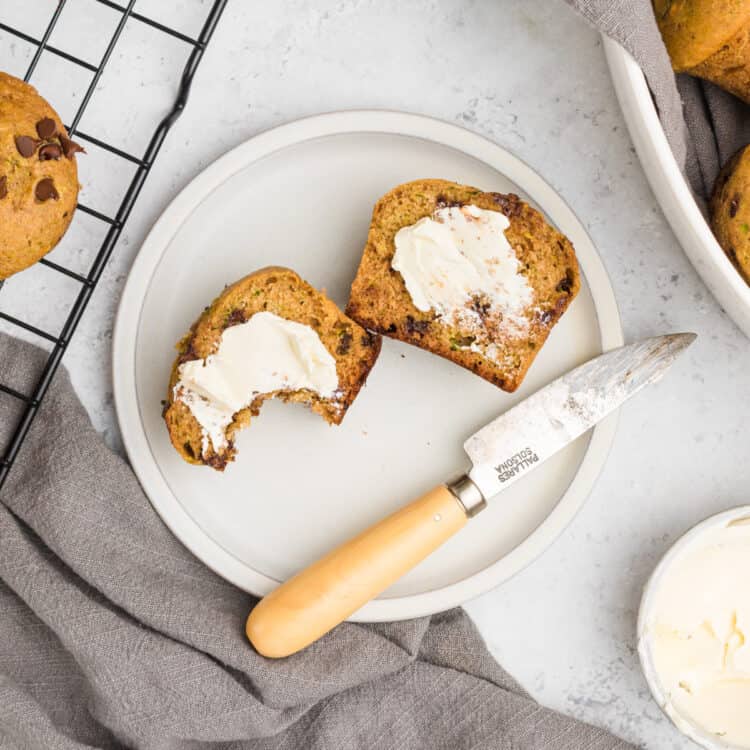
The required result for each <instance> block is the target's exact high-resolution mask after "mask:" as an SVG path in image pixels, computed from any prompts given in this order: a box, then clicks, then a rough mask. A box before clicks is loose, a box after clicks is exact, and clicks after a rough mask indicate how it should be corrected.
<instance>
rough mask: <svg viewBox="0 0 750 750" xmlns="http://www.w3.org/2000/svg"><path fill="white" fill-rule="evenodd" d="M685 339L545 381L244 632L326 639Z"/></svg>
mask: <svg viewBox="0 0 750 750" xmlns="http://www.w3.org/2000/svg"><path fill="white" fill-rule="evenodd" d="M695 338H696V337H695V334H693V333H677V334H671V335H667V336H658V337H655V338H649V339H645V340H643V341H640V342H637V343H635V344H630V345H628V346H623V347H621V348H619V349H614V350H613V351H610V352H607V353H606V354H602V355H601V356H599V357H596V358H594V359H592V360H590V361H589V362H586V363H585V364H583V365H581V366H580V367H577V368H576V369H574V370H571V371H570V372H568V373H567V374H566V375H563V376H562V377H560V378H558V379H557V380H554V381H553V382H552V383H550V384H549V385H547V386H545V387H544V388H542V389H540V390H539V391H537V392H536V393H534V394H533V395H532V396H530V397H529V398H527V399H526V400H525V401H522V402H521V403H519V404H517V405H516V406H514V407H512V408H511V409H509V410H508V411H506V412H505V413H503V414H501V415H500V416H499V417H497V418H496V419H494V420H493V421H492V422H490V423H489V424H487V425H485V426H484V427H482V428H481V429H480V430H479V431H478V432H476V433H475V434H474V435H472V436H471V437H470V438H469V439H468V440H467V441H466V442H465V443H464V449H465V450H466V453H467V454H468V456H469V458H470V459H471V463H472V466H471V469H469V471H468V472H467V473H466V474H464V475H462V476H460V477H459V478H457V479H455V480H453V481H451V482H448V483H446V484H442V485H439V486H438V487H435V488H434V489H432V490H430V491H429V492H428V493H427V494H425V495H423V496H422V497H421V498H419V499H418V500H415V501H413V502H412V503H410V504H409V505H406V506H405V507H403V508H401V509H400V510H398V511H396V512H395V513H393V514H392V515H390V516H388V517H387V518H385V519H383V520H382V521H380V522H379V523H377V524H375V525H374V526H372V527H370V528H369V529H367V530H366V531H363V532H362V533H361V534H359V535H358V536H356V537H354V538H353V539H350V540H349V541H347V542H345V543H344V544H342V545H341V546H339V547H338V548H336V549H335V550H333V551H332V552H329V553H328V554H327V555H325V556H324V557H322V558H321V559H320V560H318V561H317V562H315V563H313V564H312V565H310V566H309V567H308V568H305V569H304V570H302V571H301V572H299V573H297V574H296V575H295V576H293V577H292V578H290V579H289V580H288V581H286V582H285V583H282V584H281V585H280V586H279V587H278V588H277V589H275V590H274V591H272V592H271V593H270V594H268V596H266V597H265V598H264V599H262V600H261V601H260V602H259V603H258V604H257V605H256V607H255V608H254V609H253V611H252V612H251V613H250V616H249V617H248V619H247V625H246V632H247V636H248V638H249V639H250V641H251V643H252V644H253V645H254V646H255V648H256V650H257V651H258V652H259V653H261V654H263V655H264V656H268V657H273V658H278V657H284V656H289V655H290V654H293V653H295V652H297V651H299V650H300V649H303V648H305V647H306V646H308V645H309V644H310V643H312V642H313V641H315V640H317V639H318V638H320V637H321V636H322V635H324V634H325V633H327V632H328V631H329V630H331V628H333V627H335V626H336V625H338V624H339V623H340V622H342V621H343V620H345V619H346V618H347V617H349V616H350V615H351V614H353V613H354V612H356V611H357V610H358V609H359V608H360V607H361V606H362V605H364V604H365V603H366V602H368V601H369V600H370V599H373V598H375V597H376V596H377V595H378V594H380V593H381V592H382V591H384V590H385V589H386V588H388V586H390V585H391V584H392V583H394V582H395V581H396V580H397V579H398V578H400V577H401V576H402V575H404V573H406V572H407V571H409V570H410V569H411V568H413V567H414V566H415V565H417V564H418V563H419V562H421V561H422V560H424V558H426V557H427V556H428V555H429V554H430V553H431V552H433V551H434V550H436V549H437V548H438V547H440V546H441V545H442V544H443V543H444V542H446V541H447V540H448V539H449V538H450V537H452V536H453V535H454V534H456V533H457V532H458V531H460V530H461V529H462V528H463V527H464V526H465V525H466V523H467V522H468V520H469V519H471V518H473V517H474V516H475V515H477V513H480V512H481V511H482V510H483V509H484V508H485V507H486V506H487V501H488V500H492V498H494V497H495V496H497V495H499V494H500V493H501V492H502V491H503V490H504V489H506V488H507V487H509V486H510V485H511V484H513V483H514V482H517V481H518V480H519V479H521V477H523V476H525V475H526V474H528V473H529V472H530V471H533V470H534V469H535V468H536V467H538V466H539V465H540V464H542V463H543V462H544V461H545V460H546V459H548V458H549V457H550V456H552V455H554V454H555V453H557V452H558V451H559V450H562V449H563V448H564V447H565V446H566V445H568V444H569V443H571V442H572V441H573V440H575V439H576V438H578V437H580V436H581V435H582V434H583V433H584V432H586V431H587V430H588V429H590V428H591V427H593V426H594V425H595V424H596V423H597V422H599V421H601V420H602V419H604V417H606V416H607V415H608V414H610V413H611V412H613V411H614V410H615V409H617V408H618V407H619V406H621V405H622V404H623V403H624V402H625V401H627V400H628V399H629V398H630V397H631V396H633V395H634V394H636V393H637V392H638V391H640V390H641V389H642V388H644V387H645V386H647V385H649V384H650V383H654V382H656V381H657V380H659V379H660V378H661V377H662V376H663V375H664V373H665V372H666V371H667V370H668V369H669V367H670V366H671V365H672V363H673V362H674V360H675V358H676V357H677V356H678V355H679V354H680V353H681V352H682V351H683V350H684V349H686V348H687V347H688V346H689V345H690V344H691V343H692V342H693V341H694V340H695Z"/></svg>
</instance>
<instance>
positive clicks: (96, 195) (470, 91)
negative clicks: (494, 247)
mask: <svg viewBox="0 0 750 750" xmlns="http://www.w3.org/2000/svg"><path fill="white" fill-rule="evenodd" d="M69 4H70V6H71V7H70V8H69V9H67V10H66V12H65V17H64V18H63V19H62V21H63V23H62V24H61V29H60V31H59V33H58V34H57V36H56V38H55V39H54V41H55V43H57V44H59V45H60V46H62V47H64V48H65V49H67V50H69V51H72V52H75V53H77V54H81V55H84V56H85V57H87V59H90V60H92V61H95V60H96V59H97V57H98V56H99V55H100V54H101V51H102V40H105V39H106V33H107V32H108V30H109V29H111V25H112V24H113V23H114V22H115V21H116V17H115V16H114V15H112V14H110V12H107V13H102V12H101V10H100V9H98V8H96V7H94V4H93V3H92V2H91V0H70V2H69ZM36 5H38V8H39V17H38V18H37V17H35V16H32V15H31V14H30V13H29V12H28V8H29V5H28V4H27V3H24V2H23V1H22V0H7V4H6V2H5V0H4V2H3V9H1V10H0V20H2V21H5V22H12V23H20V24H22V26H23V27H24V28H26V29H27V30H28V31H29V33H37V32H38V28H39V26H40V23H41V22H42V21H43V15H44V12H45V9H46V10H49V9H50V8H51V6H52V5H53V2H52V0H35V6H36ZM208 5H209V3H208V0H203V2H201V1H200V0H151V1H150V2H149V1H147V0H141V2H139V4H138V5H137V8H138V9H140V10H141V11H142V12H146V13H154V14H156V15H158V17H159V18H161V19H163V20H165V21H167V22H170V23H177V24H179V25H180V26H181V27H182V28H184V29H185V30H186V31H188V32H189V33H194V32H195V30H196V28H197V26H198V25H199V20H200V18H201V16H202V14H205V12H206V11H207V9H208ZM24 7H25V10H23V9H24ZM22 11H23V12H22ZM40 19H41V20H40ZM184 52H185V49H184V47H182V46H181V45H180V44H179V43H173V42H165V40H164V39H163V37H161V36H159V35H157V34H155V33H153V32H149V31H146V30H144V29H142V28H139V27H138V26H137V24H131V25H129V26H128V28H127V29H126V33H125V34H124V36H123V42H122V45H121V46H120V47H119V48H118V49H117V50H116V51H115V55H114V56H113V68H112V73H111V74H109V75H108V76H105V78H104V79H102V82H101V84H100V86H99V90H98V91H97V94H96V96H95V98H94V104H93V105H92V111H91V114H90V115H89V116H87V118H86V119H84V121H83V123H82V127H83V129H84V130H89V131H90V132H92V133H95V134H98V135H101V134H104V135H106V136H107V137H110V138H113V139H114V140H115V141H116V142H118V143H120V144H121V145H123V146H125V147H128V148H132V150H133V151H134V152H135V153H139V152H140V151H142V148H143V145H144V134H145V133H147V132H149V129H150V127H151V126H152V124H153V119H154V118H155V117H157V116H158V114H159V113H160V112H161V111H163V108H164V106H165V103H166V102H167V101H168V97H169V96H170V94H171V92H173V91H174V86H175V82H176V80H177V74H178V72H179V69H180V65H181V62H182V61H183V60H184ZM27 59H28V48H27V47H26V46H25V45H24V44H23V43H17V42H14V41H12V40H11V39H10V38H9V37H8V36H7V35H3V34H0V67H2V68H4V69H7V70H9V71H10V72H15V73H21V72H22V71H23V69H24V61H25V60H27ZM77 75H78V74H77V73H74V71H72V69H69V68H67V67H66V66H64V65H62V64H61V63H59V62H57V61H55V60H54V59H51V60H47V59H45V61H44V63H43V65H42V66H41V67H40V71H39V76H38V77H37V78H36V79H35V81H36V82H37V83H38V85H39V86H40V87H41V89H42V91H43V93H45V94H46V95H47V96H48V97H50V98H53V99H54V100H55V102H56V103H57V105H58V106H59V108H60V109H61V110H62V112H61V114H62V115H63V118H64V119H65V120H66V121H69V120H70V117H71V113H72V111H73V107H74V104H75V103H76V101H77V99H76V94H75V93H74V90H75V84H76V83H77V84H78V85H79V86H80V84H81V82H83V83H85V82H86V77H85V76H81V77H80V79H79V78H76V76H77ZM78 99H80V94H78ZM365 107H383V108H391V109H400V110H407V111H412V112H417V113H423V114H428V115H432V116H435V117H438V118H441V119H444V120H447V121H450V122H455V123H458V124H461V125H463V126H465V127H467V128H469V129H470V130H473V131H476V132H478V133H481V134H483V135H485V136H487V137H489V138H491V139H492V140H494V141H496V142H498V143H499V144H501V145H503V146H505V147H507V148H509V149H510V150H512V151H513V152H515V153H516V154H517V155H519V156H520V157H521V158H523V159H524V160H526V161H527V162H528V163H529V164H530V165H531V166H532V167H534V168H536V169H537V170H538V171H539V172H541V173H542V174H543V175H544V176H545V177H546V179H547V180H549V181H550V182H551V183H552V184H553V185H554V186H555V187H556V188H557V189H558V190H559V191H560V193H561V194H562V195H563V196H564V197H565V198H566V199H567V201H568V202H569V203H570V205H571V206H572V207H573V209H574V210H575V211H576V213H577V214H578V215H579V217H580V218H581V219H582V221H583V223H584V225H585V226H586V227H587V228H588V229H589V231H590V233H591V235H592V237H593V239H594V242H595V244H596V245H597V247H598V248H599V251H600V252H601V254H602V257H603V259H604V261H605V263H606V265H607V268H608V270H609V272H610V274H611V277H612V282H613V285H614V288H615V291H616V294H617V298H618V301H619V304H620V308H621V312H622V317H623V325H624V329H625V336H626V339H635V338H637V337H640V336H647V335H652V334H658V333H663V332H667V331H677V330H692V331H696V332H697V333H698V334H699V335H700V338H699V341H698V343H697V344H696V345H695V346H694V347H693V348H692V350H691V351H690V352H689V354H688V355H687V356H686V357H685V358H684V359H683V360H682V361H681V362H680V363H679V365H678V366H677V367H675V369H674V371H673V372H672V373H671V375H670V376H669V377H668V378H667V379H666V380H664V381H662V383H660V384H659V385H658V386H656V387H654V388H652V389H650V390H649V391H648V392H646V393H644V394H642V395H641V396H639V397H638V398H637V399H636V400H635V401H634V402H632V403H630V404H628V406H627V407H626V408H625V409H624V411H623V413H622V417H621V422H620V428H619V433H618V436H617V439H616V442H615V446H614V449H613V451H612V455H611V457H610V460H609V462H608V464H607V466H606V468H605V470H604V472H603V474H602V476H601V478H600V480H599V482H598V485H597V487H596V490H595V491H594V493H593V494H592V496H591V498H590V499H589V501H588V503H587V504H586V506H585V508H584V510H583V511H582V512H581V513H580V514H579V516H578V517H577V518H576V519H575V521H574V522H573V524H572V525H571V527H570V528H569V529H568V530H567V531H566V532H565V533H564V535H563V536H562V538H561V539H559V541H558V542H557V543H556V544H555V545H554V546H553V547H552V548H551V549H550V550H549V551H548V552H547V553H546V554H545V555H544V556H543V557H542V558H541V559H540V560H538V561H537V562H536V563H534V564H533V565H532V566H531V567H530V568H528V569H527V570H526V571H525V572H523V573H521V574H520V575H518V576H517V577H516V578H515V579H513V580H512V581H510V582H509V583H507V584H505V585H504V586H502V587H501V588H500V589H498V590H496V591H493V592H491V593H489V594H486V595H485V596H483V597H481V598H480V599H478V600H476V601H474V602H471V603H470V604H469V605H468V606H467V609H468V611H469V613H470V614H471V616H472V617H473V618H474V619H475V621H476V622H477V624H478V625H479V627H480V629H481V631H482V633H483V634H484V636H485V638H486V639H487V642H488V644H489V646H490V648H491V649H492V651H493V653H494V654H495V655H496V657H497V658H498V659H499V660H500V662H501V663H502V664H504V665H505V666H506V667H507V668H508V669H509V670H510V671H511V672H512V673H513V674H514V675H515V676H516V677H518V678H519V679H520V681H521V682H522V683H523V684H524V685H525V686H526V687H527V688H528V689H529V690H530V691H531V692H532V693H533V694H534V696H535V697H537V698H538V699H539V700H540V701H542V702H543V703H545V704H547V705H550V706H553V707H555V708H558V709H560V710H562V711H565V712H568V713H571V714H573V715H575V716H578V717H580V718H582V719H585V720H587V721H591V722H594V723H598V724H601V725H604V726H606V727H608V728H610V729H611V730H612V731H614V732H616V733H618V734H620V735H622V736H623V737H624V738H626V739H628V740H631V741H633V742H636V743H638V744H640V745H642V746H644V747H646V748H654V749H656V748H659V750H664V749H667V748H683V747H688V746H690V743H689V742H688V741H687V740H685V739H683V738H681V736H680V735H679V734H678V733H677V732H676V730H674V729H673V728H672V727H671V725H670V724H669V723H668V722H667V720H666V719H664V718H663V717H662V715H661V713H660V711H659V709H658V708H657V707H656V705H655V704H654V703H653V702H652V700H651V698H650V695H649V693H648V689H647V687H646V684H645V682H644V680H643V677H642V676H641V673H640V669H639V666H638V659H637V654H636V652H635V620H636V613H637V608H638V600H639V597H640V592H641V589H642V586H643V584H644V582H645V580H646V578H647V576H648V574H649V572H650V571H651V569H652V568H653V566H654V565H655V563H656V561H657V559H658V558H659V556H660V555H661V554H662V553H663V552H664V551H665V550H666V549H667V547H668V546H669V545H670V543H671V542H672V541H673V540H674V539H675V538H676V537H677V536H678V535H679V534H680V533H681V532H682V531H684V530H685V529H687V528H688V527H689V526H690V525H692V524H693V523H695V522H696V521H698V520H700V519H702V518H704V517H706V516H708V515H710V514H712V513H715V512H717V511H720V510H724V509H726V508H729V507H732V506H734V505H739V504H743V503H745V502H747V500H748V498H747V494H746V487H747V486H748V481H749V480H750V463H749V462H748V461H747V460H746V456H747V447H746V445H745V442H744V440H743V437H744V436H745V435H746V432H745V431H744V429H743V428H744V426H745V424H746V423H747V421H748V419H750V400H749V399H747V397H746V396H745V392H744V386H745V384H746V383H747V379H746V373H747V372H748V371H749V370H750V351H748V346H747V341H746V339H745V338H744V337H743V336H742V335H741V334H740V333H739V331H738V330H737V329H736V328H735V327H734V325H733V324H732V323H731V322H730V321H729V320H728V319H727V317H726V316H725V315H724V314H723V313H722V311H721V310H720V309H719V307H718V306H717V304H716V303H715V302H714V301H713V299H712V298H711V297H710V295H709V294H708V292H707V290H706V289H705V287H704V286H703V284H702V283H701V281H700V280H699V279H698V277H697V276H696V274H695V273H694V271H693V269H692V267H691V266H690V265H689V263H688V261H687V259H686V258H685V257H684V255H683V254H682V251H681V250H680V248H679V246H678V245H677V243H676V241H675V239H674V237H673V236H672V233H671V231H670V229H669V228H668V226H667V224H666V223H665V220H664V218H663V216H662V215H661V212H660V210H659V208H658V206H657V204H656V201H655V199H654V196H653V195H652V193H651V191H650V189H649V187H648V185H647V183H646V181H645V178H644V175H643V172H642V170H641V168H640V166H639V164H638V161H637V158H636V156H635V153H634V151H633V148H632V146H631V142H630V138H629V137H628V134H627V131H626V129H625V125H624V122H623V119H622V116H621V114H620V111H619V108H618V105H617V101H616V99H615V95H614V92H613V89H612V86H611V83H610V79H609V75H608V72H607V68H606V64H605V60H604V55H603V52H602V45H601V42H600V40H599V38H598V37H597V35H596V34H595V33H594V32H593V31H592V30H590V29H589V28H588V27H586V26H585V25H584V23H583V22H581V21H580V20H579V19H578V18H577V17H576V16H575V15H574V14H573V12H572V11H570V10H569V9H568V8H567V7H566V6H565V5H564V4H563V3H562V2H553V1H551V0H526V1H525V2H523V3H516V2H511V1H510V0H475V1H473V2H472V1H471V0H412V2H410V3H400V2H397V1H396V0H343V1H340V2H333V0H317V1H316V2H314V3H313V2H306V1H303V0H296V1H295V0H283V1H280V2H275V3H246V2H240V1H239V0H234V1H233V2H230V4H229V8H228V10H227V12H226V14H225V16H224V18H223V20H222V22H221V24H220V26H219V28H218V31H217V33H216V36H215V39H214V41H213V42H212V44H211V46H210V48H209V50H208V53H207V54H206V57H205V59H204V62H203V64H202V67H201V69H200V71H199V73H198V76H197V78H196V81H195V85H194V90H193V95H192V98H191V101H190V105H189V107H188V109H187V111H186V113H185V114H184V116H183V117H182V119H181V120H180V121H179V122H178V124H177V125H176V126H175V128H174V131H173V132H172V133H171V135H170V137H169V139H168V140H167V143H166V145H165V147H164V150H163V152H162V154H161V156H160V157H159V160H158V162H157V164H156V167H155V168H154V170H153V173H152V175H151V177H150V179H149V181H148V182H147V184H146V187H145V189H144V191H143V193H142V196H141V199H140V201H139V203H138V205H137V207H136V208H135V210H134V212H133V215H132V218H131V220H130V222H129V224H128V226H127V229H126V230H125V232H124V234H123V236H122V238H121V240H120V243H119V245H118V248H117V250H116V253H115V256H114V258H113V260H112V262H111V263H110V265H109V267H108V269H107V271H106V273H105V275H104V278H103V280H102V283H101V285H100V287H99V289H98V290H97V291H96V294H95V296H94V298H93V302H92V304H91V306H90V308H89V310H88V312H87V313H86V316H85V318H84V319H83V322H82V324H81V326H80V329H79V331H78V334H77V336H76V338H75V341H74V342H73V344H72V345H71V347H70V349H69V352H68V354H67V356H66V360H65V361H66V364H67V366H68V367H69V369H70V370H71V372H72V376H73V381H74V383H75V385H76V387H77V389H78V392H79V393H80V395H81V398H82V399H83V401H84V403H85V405H86V406H87V408H88V409H89V412H90V413H91V417H92V419H93V420H94V423H95V425H96V426H97V428H99V429H100V430H101V431H102V432H104V434H105V436H106V439H107V441H108V442H109V443H110V444H111V445H112V446H114V447H115V448H116V449H118V450H119V449H121V442H120V438H119V434H118V430H117V425H116V421H115V415H114V409H113V403H112V388H111V369H110V357H111V334H112V324H113V319H114V315H115V311H116V308H117V302H118V298H119V295H120V292H121V289H122V286H123V283H124V281H125V278H126V276H127V272H128V268H129V267H130V264H131V263H132V261H133V258H134V257H135V255H136V253H137V251H138V247H139V245H140V244H141V242H142V240H143V238H144V236H145V234H146V232H147V231H148V228H149V226H150V225H151V224H152V223H153V221H154V220H155V219H156V218H157V217H158V216H159V214H160V212H161V211H162V210H163V209H164V207H165V206H166V204H167V203H168V202H169V200H171V198H172V197H173V196H174V195H175V194H176V192H177V191H179V190H180V189H181V188H182V187H183V186H184V185H185V184H186V183H187V182H188V181H189V180H190V179H191V178H192V177H194V176H195V175H196V174H197V173H198V172H199V171H200V170H201V169H202V168H203V167H205V166H206V165H207V164H209V163H210V162H211V161H212V160H213V159H215V158H216V157H217V156H219V155H220V154H222V153H223V152H224V151H226V150H227V149H229V148H231V147H232V146H235V145H236V144H238V143H240V142H241V141H243V140H245V139H247V138H249V137H251V136H252V135H254V134H255V133H258V132H259V131H261V130H264V129H266V128H269V127H272V126H274V125H278V124H280V123H283V122H287V121H289V120H292V119H295V118H298V117H301V116H305V115H310V114H315V113H318V112H323V111H330V110H337V109H347V108H365ZM89 151H90V154H89V157H87V162H86V164H87V167H86V172H87V178H86V179H85V180H84V182H85V186H84V194H83V200H84V201H86V202H87V203H89V204H90V205H94V206H97V207H99V208H101V209H102V210H109V211H113V210H114V206H116V204H117V200H118V195H119V192H118V191H119V190H120V189H121V187H122V185H123V184H125V182H124V181H126V180H127V178H128V173H127V171H123V170H121V169H119V168H113V163H112V162H107V160H105V159H104V158H102V156H101V154H97V153H96V150H95V149H89ZM93 175H98V176H97V177H96V178H95V177H94V176H93ZM118 180H119V182H118ZM280 199H281V198H280ZM80 223H81V224H82V226H80V227H79V228H78V229H77V232H79V233H81V234H75V235H71V236H70V237H69V238H68V239H67V240H66V242H67V245H66V246H64V247H61V248H60V249H59V250H58V251H56V254H55V256H54V259H55V260H58V261H60V262H62V261H65V262H67V263H69V264H70V265H71V266H73V267H78V268H85V267H86V264H87V262H88V260H89V259H90V257H89V254H88V253H89V250H87V248H88V247H90V246H91V243H87V242H86V241H85V240H86V232H89V231H90V234H89V235H88V239H92V238H93V237H94V236H95V234H96V228H95V227H94V225H93V224H91V227H89V225H88V224H87V225H86V227H84V226H83V223H84V222H80ZM251 241H252V239H251V238H248V242H251ZM197 271H199V269H197ZM75 289H76V287H75V284H72V283H71V284H70V285H67V284H63V285H60V284H59V283H58V280H57V279H56V278H55V275H54V274H51V273H50V272H49V271H47V270H45V269H41V268H39V267H37V268H36V269H32V270H31V271H29V272H27V273H25V274H23V276H19V277H16V278H14V279H12V280H11V281H10V282H9V283H8V284H7V285H6V287H5V289H3V290H2V292H0V310H4V311H7V312H11V313H14V314H21V315H24V316H27V317H28V318H29V319H31V320H34V321H35V322H37V323H38V324H39V325H42V326H43V327H45V328H46V329H47V330H50V331H53V332H54V331H56V330H58V329H59V326H60V325H61V321H62V316H63V315H64V314H65V311H66V310H67V308H68V307H69V305H70V301H71V295H72V293H73V291H74V290H75Z"/></svg>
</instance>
